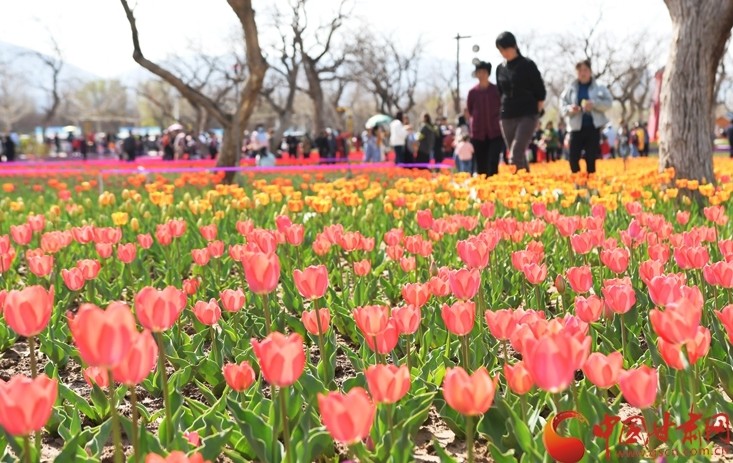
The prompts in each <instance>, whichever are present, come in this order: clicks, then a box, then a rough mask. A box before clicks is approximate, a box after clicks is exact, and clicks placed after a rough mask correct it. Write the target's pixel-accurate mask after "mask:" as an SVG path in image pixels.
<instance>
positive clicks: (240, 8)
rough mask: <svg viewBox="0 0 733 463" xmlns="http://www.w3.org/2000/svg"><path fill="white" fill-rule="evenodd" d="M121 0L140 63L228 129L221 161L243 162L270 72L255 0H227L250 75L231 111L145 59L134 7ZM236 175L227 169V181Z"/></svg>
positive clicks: (244, 82) (227, 162)
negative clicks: (247, 137)
mask: <svg viewBox="0 0 733 463" xmlns="http://www.w3.org/2000/svg"><path fill="white" fill-rule="evenodd" d="M120 2H121V3H122V7H123V8H124V10H125V14H126V16H127V21H128V22H129V24H130V30H131V32H132V44H133V50H134V51H133V55H132V56H133V59H134V60H135V61H136V62H137V63H138V64H139V65H140V66H142V67H143V68H145V69H147V70H148V71H150V72H152V73H153V74H155V75H157V76H158V77H160V78H161V79H163V80H165V81H166V82H168V83H169V84H171V85H172V86H173V87H175V89H176V90H178V92H180V94H181V95H182V96H183V97H184V98H186V99H187V100H189V101H190V102H191V104H192V106H194V107H200V108H202V109H203V110H205V111H206V113H207V115H208V116H211V117H213V118H214V119H215V120H216V121H217V122H218V123H219V124H221V126H222V128H223V129H224V138H223V140H222V146H221V154H220V155H219V159H218V162H217V164H218V165H219V166H227V167H229V166H234V165H236V164H237V163H238V162H239V157H240V155H241V152H242V137H243V135H244V128H245V127H246V125H247V122H248V121H249V118H250V116H251V115H252V112H253V111H254V108H255V105H256V103H257V99H258V96H259V94H260V90H261V89H262V84H263V81H264V77H265V72H266V71H267V62H266V61H265V59H264V57H263V56H262V51H261V49H260V42H259V36H258V33H257V23H256V22H255V12H254V9H253V8H252V0H227V3H228V4H229V6H230V7H231V8H232V11H233V12H234V13H235V14H236V16H237V18H238V20H239V23H240V25H241V27H242V34H243V35H244V42H245V51H246V63H247V73H248V74H247V78H246V79H245V80H244V81H243V83H242V85H241V91H239V90H238V98H237V99H238V101H236V102H235V105H236V107H235V108H234V110H233V111H231V112H230V111H226V109H225V108H223V107H222V105H221V104H220V103H219V102H217V101H216V98H215V97H212V96H211V95H206V94H204V93H203V92H202V91H200V90H197V89H196V88H195V87H193V86H191V85H189V84H187V83H186V82H185V81H184V80H183V79H181V77H179V76H178V75H176V74H175V73H173V72H171V71H170V70H168V69H165V68H163V67H162V66H160V65H159V64H156V63H154V62H153V61H150V60H149V59H147V58H145V56H144V55H143V52H142V48H141V47H140V39H139V33H138V29H137V24H136V20H135V16H134V13H133V10H132V9H131V8H130V6H129V4H128V2H127V0H120ZM234 176H235V172H227V174H226V176H225V181H226V182H231V181H232V180H233V179H234Z"/></svg>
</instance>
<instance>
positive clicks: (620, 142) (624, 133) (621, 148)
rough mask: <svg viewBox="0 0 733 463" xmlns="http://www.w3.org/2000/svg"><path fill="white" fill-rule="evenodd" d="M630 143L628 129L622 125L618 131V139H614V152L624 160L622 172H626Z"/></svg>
mask: <svg viewBox="0 0 733 463" xmlns="http://www.w3.org/2000/svg"><path fill="white" fill-rule="evenodd" d="M630 143H631V137H630V136H629V129H627V128H626V126H625V125H622V126H621V128H620V129H619V130H618V137H616V152H617V153H618V155H619V156H620V157H621V159H623V160H624V170H626V165H627V163H628V160H629V154H630V153H631V146H630Z"/></svg>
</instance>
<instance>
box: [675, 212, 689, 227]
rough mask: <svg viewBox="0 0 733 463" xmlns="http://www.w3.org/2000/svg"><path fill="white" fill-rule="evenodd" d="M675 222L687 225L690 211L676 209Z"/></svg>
mask: <svg viewBox="0 0 733 463" xmlns="http://www.w3.org/2000/svg"><path fill="white" fill-rule="evenodd" d="M676 218H677V223H678V224H680V225H683V226H684V225H687V222H689V221H690V211H677V215H676Z"/></svg>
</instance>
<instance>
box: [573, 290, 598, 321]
mask: <svg viewBox="0 0 733 463" xmlns="http://www.w3.org/2000/svg"><path fill="white" fill-rule="evenodd" d="M575 314H576V315H577V316H578V318H580V319H581V320H583V321H584V322H585V323H593V322H597V321H598V320H600V318H601V315H602V314H603V300H601V298H600V297H598V296H596V295H595V294H592V295H590V296H588V297H587V298H586V297H583V296H577V297H576V298H575Z"/></svg>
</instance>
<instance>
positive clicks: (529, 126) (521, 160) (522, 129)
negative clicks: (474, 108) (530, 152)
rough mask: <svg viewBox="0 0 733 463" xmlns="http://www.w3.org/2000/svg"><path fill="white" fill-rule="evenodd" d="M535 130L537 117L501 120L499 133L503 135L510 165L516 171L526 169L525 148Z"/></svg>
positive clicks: (527, 165) (527, 146)
mask: <svg viewBox="0 0 733 463" xmlns="http://www.w3.org/2000/svg"><path fill="white" fill-rule="evenodd" d="M536 130H537V116H522V117H514V118H511V119H502V120H501V133H502V134H504V141H505V142H506V146H507V148H508V149H509V151H510V152H511V155H512V163H513V164H514V165H515V166H517V170H520V169H527V172H529V164H528V163H527V148H529V143H530V142H531V141H532V137H534V133H535V131H536Z"/></svg>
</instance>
